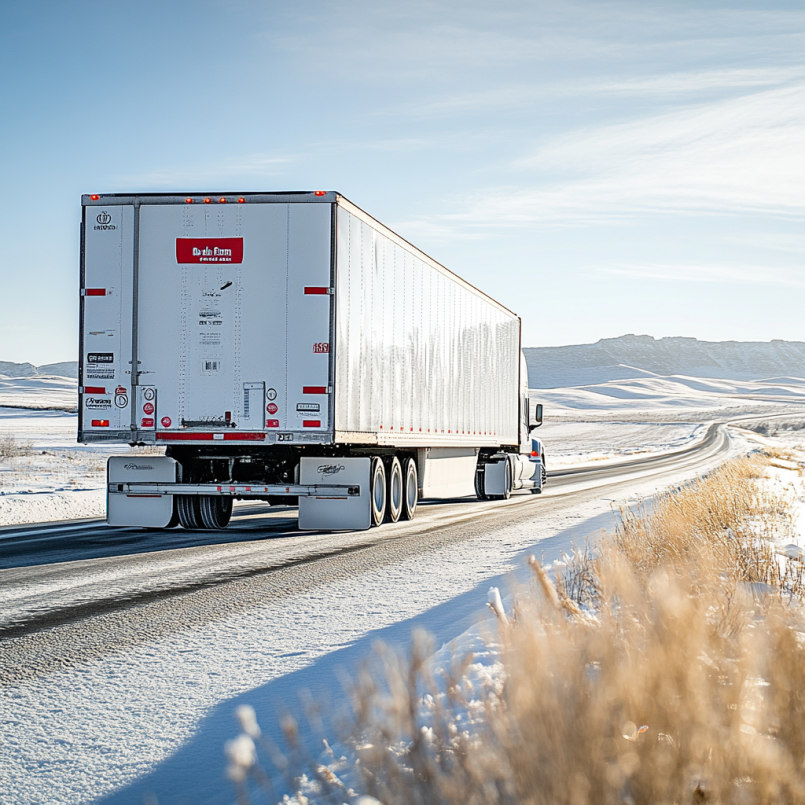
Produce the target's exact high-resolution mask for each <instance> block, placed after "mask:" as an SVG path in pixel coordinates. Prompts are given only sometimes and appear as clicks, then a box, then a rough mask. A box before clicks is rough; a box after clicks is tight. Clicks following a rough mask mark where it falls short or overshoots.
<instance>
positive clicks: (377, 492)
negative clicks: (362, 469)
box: [369, 456, 387, 526]
mask: <svg viewBox="0 0 805 805" xmlns="http://www.w3.org/2000/svg"><path fill="white" fill-rule="evenodd" d="M369 495H370V497H371V500H370V507H371V510H372V525H373V526H379V525H380V524H381V523H382V522H383V518H384V517H385V516H386V498H387V495H386V468H385V467H384V466H383V459H381V458H378V457H377V456H375V457H374V458H373V459H372V467H371V471H370V473H369Z"/></svg>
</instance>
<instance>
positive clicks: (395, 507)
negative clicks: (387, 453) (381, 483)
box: [386, 456, 403, 523]
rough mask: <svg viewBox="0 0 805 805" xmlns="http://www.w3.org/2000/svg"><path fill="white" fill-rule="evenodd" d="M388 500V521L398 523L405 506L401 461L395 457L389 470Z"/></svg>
mask: <svg viewBox="0 0 805 805" xmlns="http://www.w3.org/2000/svg"><path fill="white" fill-rule="evenodd" d="M388 486H389V488H388V500H387V502H386V519H387V520H388V521H389V522H390V523H396V522H397V521H398V520H399V519H400V513H401V512H402V505H403V477H402V467H401V466H400V460H399V459H398V458H397V457H396V456H395V457H394V458H393V459H392V461H391V467H390V468H389V484H388Z"/></svg>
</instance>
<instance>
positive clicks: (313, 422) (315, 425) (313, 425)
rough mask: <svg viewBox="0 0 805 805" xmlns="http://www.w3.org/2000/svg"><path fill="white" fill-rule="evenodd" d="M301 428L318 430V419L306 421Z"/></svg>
mask: <svg viewBox="0 0 805 805" xmlns="http://www.w3.org/2000/svg"><path fill="white" fill-rule="evenodd" d="M302 427H303V428H320V427H321V420H320V419H306V420H305V421H304V422H302Z"/></svg>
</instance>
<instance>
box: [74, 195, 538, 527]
mask: <svg viewBox="0 0 805 805" xmlns="http://www.w3.org/2000/svg"><path fill="white" fill-rule="evenodd" d="M82 205H83V223H82V243H81V324H80V327H81V346H80V356H79V423H78V440H79V441H80V442H85V443H89V442H104V443H128V444H130V445H157V446H164V447H165V448H166V450H165V455H164V456H163V455H150V454H148V453H145V454H136V455H127V456H116V457H113V458H110V459H109V463H108V468H107V490H108V497H107V519H108V522H109V523H110V524H111V525H120V526H145V527H157V528H165V527H173V526H175V525H177V524H181V525H182V526H184V527H185V528H223V527H224V526H226V524H227V523H228V522H229V518H230V515H231V511H232V503H233V500H236V499H237V500H241V499H257V500H265V501H268V502H269V503H277V504H294V503H297V502H298V505H299V526H300V528H302V529H361V528H369V527H370V526H371V525H380V524H381V523H382V522H383V521H384V520H385V521H392V522H395V521H397V520H398V519H400V518H406V519H410V518H412V517H413V516H414V514H415V512H416V507H417V502H418V500H419V499H420V498H454V497H459V496H464V495H471V494H473V493H475V494H477V495H478V496H479V497H481V498H487V497H504V498H505V497H508V496H509V495H510V494H511V492H512V490H514V489H530V490H532V491H533V492H538V491H540V490H541V488H542V485H543V483H544V481H545V471H544V455H543V451H542V447H541V443H540V442H539V440H538V439H532V438H531V431H532V430H533V429H534V428H535V427H536V426H538V425H539V424H541V420H542V407H541V406H538V405H535V404H533V403H531V404H530V403H529V395H528V385H527V375H526V367H525V361H524V359H523V358H522V354H521V351H520V319H519V318H518V317H517V316H516V315H515V314H513V313H512V312H511V311H509V310H507V309H506V308H504V307H503V306H502V305H500V304H498V303H497V302H495V301H494V300H493V299H490V298H489V297H488V296H486V295H485V294H483V293H481V292H480V291H479V290H477V289H476V288H474V287H473V286H471V285H470V284H469V283H467V282H465V281H464V280H462V279H461V278H460V277H458V276H456V275H455V274H453V273H452V272H450V271H448V270H447V269H446V268H444V267H443V266H441V265H440V264H439V263H437V262H436V261H435V260H432V259H431V258H430V257H428V256H427V255H426V254H424V253H423V252H421V251H419V250H418V249H417V248H415V247H414V246H412V245H411V244H410V243H408V242H407V241H405V240H403V239H402V238H401V237H399V236H398V235H396V234H395V233H394V232H392V231H391V230H390V229H388V228H387V227H385V226H383V225H382V224H381V223H379V222H378V221H376V220H375V219H374V218H372V217H371V216H369V215H367V214H366V213H365V212H364V211H363V210H361V209H359V208H358V207H356V206H355V205H354V204H352V203H351V202H349V201H348V200H347V199H345V198H344V197H343V196H341V195H339V194H338V193H334V192H324V191H317V192H315V193H314V192H299V193H291V192H289V193H243V194H224V195H220V194H218V195H215V196H206V195H199V194H188V195H171V194H142V195H119V194H106V195H86V196H84V197H83V198H82Z"/></svg>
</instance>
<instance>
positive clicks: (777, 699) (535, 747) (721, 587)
mask: <svg viewBox="0 0 805 805" xmlns="http://www.w3.org/2000/svg"><path fill="white" fill-rule="evenodd" d="M763 472H764V460H763V459H762V458H752V459H743V460H740V461H736V462H732V463H730V464H728V465H726V466H725V467H723V468H722V469H721V470H719V471H718V472H715V473H713V474H712V475H710V476H709V477H707V478H705V479H701V480H698V481H697V482H695V483H693V484H691V485H689V486H686V487H684V488H682V489H680V490H677V491H675V492H673V493H669V494H667V495H664V496H662V497H661V498H660V499H659V500H658V501H656V502H655V504H654V505H653V506H652V507H651V508H650V509H649V508H648V507H641V508H639V509H638V510H636V511H623V512H622V516H621V523H620V526H619V528H618V530H617V533H616V534H615V535H614V537H613V538H611V539H608V540H605V541H604V542H603V544H601V545H600V548H599V550H597V552H596V553H595V554H593V553H592V552H591V551H589V550H588V551H580V552H578V553H577V554H576V557H575V559H574V560H573V561H572V562H571V563H570V567H569V568H568V570H567V571H566V572H565V573H564V574H563V575H562V577H560V578H558V579H551V578H550V577H549V575H548V574H547V573H546V572H545V570H544V569H543V568H542V567H541V566H540V564H539V563H538V562H537V561H536V560H535V559H533V558H532V560H531V566H532V569H533V571H534V576H533V585H532V589H531V591H530V594H523V593H522V592H521V593H520V594H519V595H518V598H517V601H518V603H517V606H516V608H515V611H514V612H513V613H512V614H511V615H506V614H501V615H500V616H499V619H498V625H499V635H498V636H497V637H496V638H495V639H496V640H498V642H499V643H500V644H501V658H502V662H503V666H504V669H505V672H504V673H502V674H498V675H497V676H496V678H495V679H493V680H492V681H491V682H490V683H489V684H479V683H478V679H477V678H476V679H475V682H474V683H473V682H472V681H471V679H470V678H468V676H467V668H468V666H469V664H470V663H471V662H472V658H471V657H464V658H460V657H456V660H455V663H454V667H452V668H451V669H449V670H448V671H447V672H445V674H444V675H443V676H441V677H440V678H436V677H434V676H433V671H432V669H431V667H430V665H429V662H428V659H427V658H428V657H429V656H430V653H431V648H432V647H431V646H430V645H429V644H428V642H427V640H426V639H425V638H423V637H421V636H420V638H418V639H417V640H416V641H415V642H414V646H413V649H412V652H411V655H410V656H409V657H408V658H403V657H400V656H398V655H396V654H394V653H393V652H389V651H388V650H384V651H381V653H380V655H379V658H380V661H381V662H380V665H379V666H378V664H377V663H375V664H374V665H372V664H367V666H366V668H365V669H364V671H363V672H362V673H361V674H360V675H359V676H358V678H357V679H356V680H354V682H353V684H352V688H351V701H352V716H351V718H350V720H349V725H348V729H347V730H346V731H345V734H344V735H343V742H344V744H345V745H347V746H351V747H352V751H353V752H354V755H353V761H352V762H351V768H350V769H349V774H348V775H347V776H346V777H345V778H344V779H349V775H351V777H352V779H353V781H354V780H356V779H357V780H358V781H359V782H358V783H357V784H355V783H354V782H353V788H354V789H356V790H357V789H360V790H361V791H362V792H363V793H366V794H369V795H371V796H373V797H375V798H376V799H377V800H379V801H380V802H381V803H383V804H384V805H403V804H404V805H435V804H436V803H445V804H447V803H449V804H451V805H452V804H453V803H456V804H458V803H462V805H475V804H476V803H477V805H481V803H483V804H484V805H491V804H492V803H501V804H503V803H506V804H507V805H508V803H512V804H513V803H518V805H519V804H520V803H528V805H532V804H533V805H537V804H539V805H542V804H543V803H544V804H545V805H549V804H550V805H564V804H565V803H566V804H567V805H586V804H587V803H590V804H591V805H592V803H602V804H608V803H634V805H642V803H646V805H648V804H649V803H651V805H661V804H662V803H668V804H669V805H670V804H671V803H698V802H712V803H736V804H737V803H781V804H782V803H786V804H788V803H805V639H804V637H805V636H804V635H803V631H805V625H803V618H802V606H801V603H802V594H803V585H802V565H801V563H799V562H797V561H795V560H790V559H788V560H785V561H782V560H781V559H779V558H778V557H777V556H776V555H775V554H774V552H773V550H772V549H771V548H770V547H769V545H768V542H767V540H768V539H770V538H771V537H773V536H778V535H779V531H780V529H783V530H785V528H787V527H789V526H788V525H787V520H786V517H788V513H787V511H786V509H785V501H784V500H782V499H780V498H777V497H775V496H774V495H770V494H768V493H766V492H764V491H763V487H762V486H761V484H759V483H758V481H759V479H760V477H761V476H762V474H763ZM788 522H790V518H789V521H788ZM498 611H499V610H498ZM378 668H380V669H382V670H378ZM287 729H288V730H290V731H289V732H286V734H287V736H288V737H289V740H290V742H291V745H293V735H294V734H295V732H294V730H295V728H294V725H292V724H290V725H288V726H287ZM298 749H299V747H298V746H297V747H296V751H297V755H296V756H295V761H294V764H292V766H294V765H295V773H296V774H297V775H298V774H300V773H301V772H303V771H304V772H307V774H308V780H309V783H308V787H307V793H306V794H304V795H303V794H300V795H299V796H298V797H297V800H298V801H299V802H304V801H311V802H312V801H320V802H334V803H336V802H337V803H344V802H353V801H356V798H357V794H356V792H355V790H352V789H350V788H349V787H348V786H347V785H345V784H344V783H343V782H342V780H341V779H339V777H338V776H337V772H338V768H337V767H336V766H333V767H329V768H328V765H327V764H326V763H324V764H322V763H320V762H319V761H314V760H311V759H305V757H304V756H303V754H298ZM280 758H281V759H280V764H282V763H285V773H286V775H290V773H291V771H290V769H289V767H288V760H287V756H280ZM275 759H276V756H275ZM236 765H237V764H236ZM303 767H305V768H303ZM242 769H243V772H244V773H243V776H242V777H241V780H240V783H241V785H242V787H241V789H240V793H241V797H242V798H243V799H245V798H247V789H246V787H245V784H244V781H245V779H246V767H245V766H244V767H242ZM333 769H335V771H333ZM342 776H343V775H342ZM311 780H312V781H313V783H312V784H311V783H310V781H311Z"/></svg>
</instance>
